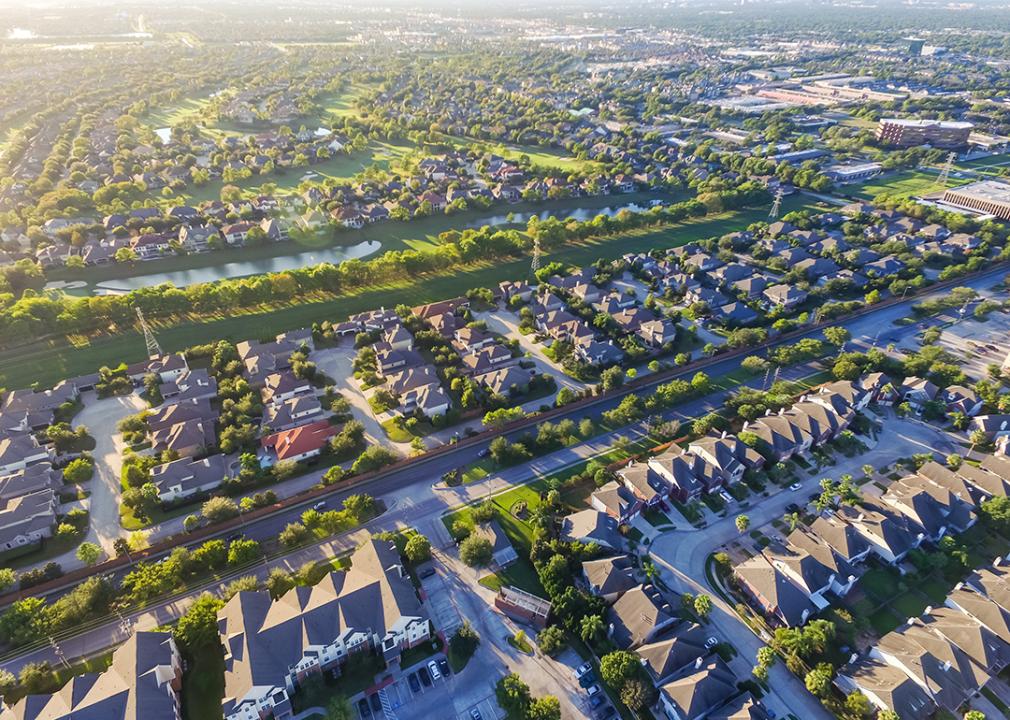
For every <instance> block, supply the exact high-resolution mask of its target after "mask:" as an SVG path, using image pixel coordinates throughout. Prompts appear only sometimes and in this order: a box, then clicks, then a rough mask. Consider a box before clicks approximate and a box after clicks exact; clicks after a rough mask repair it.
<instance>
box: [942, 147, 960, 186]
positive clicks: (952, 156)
mask: <svg viewBox="0 0 1010 720" xmlns="http://www.w3.org/2000/svg"><path fill="white" fill-rule="evenodd" d="M956 159H957V153H949V154H948V155H947V159H946V160H945V161H944V163H943V170H941V171H940V177H939V178H938V179H937V182H938V183H939V184H940V186H941V187H947V180H949V179H950V169H951V167H952V166H953V165H954V160H956Z"/></svg>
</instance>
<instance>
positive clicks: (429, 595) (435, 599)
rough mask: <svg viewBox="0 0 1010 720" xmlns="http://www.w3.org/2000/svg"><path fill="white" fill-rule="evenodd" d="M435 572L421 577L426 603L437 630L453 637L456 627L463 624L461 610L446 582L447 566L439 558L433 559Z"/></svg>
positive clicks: (429, 615)
mask: <svg viewBox="0 0 1010 720" xmlns="http://www.w3.org/2000/svg"><path fill="white" fill-rule="evenodd" d="M431 562H432V566H433V567H434V568H435V574H434V575H431V576H429V577H426V578H421V587H422V588H423V589H424V594H425V596H426V601H425V605H426V606H427V608H428V617H430V618H431V622H432V623H433V624H434V625H435V629H436V630H441V631H442V632H443V633H444V634H445V636H446V638H448V637H451V636H452V634H453V633H454V632H456V628H458V627H459V626H460V624H461V622H462V621H461V620H460V617H459V611H458V610H457V609H456V604H455V603H454V602H453V599H452V594H451V593H450V592H449V588H448V586H447V585H446V583H445V578H444V575H445V567H444V566H443V565H442V563H440V562H439V561H438V560H437V559H435V560H432V561H431Z"/></svg>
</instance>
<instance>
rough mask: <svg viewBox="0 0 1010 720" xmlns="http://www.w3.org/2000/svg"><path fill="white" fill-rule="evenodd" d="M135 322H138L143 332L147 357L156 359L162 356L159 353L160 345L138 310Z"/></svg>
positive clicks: (138, 309)
mask: <svg viewBox="0 0 1010 720" xmlns="http://www.w3.org/2000/svg"><path fill="white" fill-rule="evenodd" d="M137 320H138V321H139V322H140V329H141V330H143V332H144V342H145V343H146V344H147V357H148V358H157V357H161V356H162V355H164V353H163V352H161V345H159V344H158V338H156V337H155V336H154V332H153V331H152V330H151V327H150V326H149V325H148V324H147V320H145V319H144V313H143V312H142V311H141V309H140V308H137Z"/></svg>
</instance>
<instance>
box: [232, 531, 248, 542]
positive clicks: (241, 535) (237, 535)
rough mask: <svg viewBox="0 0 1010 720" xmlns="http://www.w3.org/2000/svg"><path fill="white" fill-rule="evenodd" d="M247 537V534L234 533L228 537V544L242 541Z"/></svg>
mask: <svg viewBox="0 0 1010 720" xmlns="http://www.w3.org/2000/svg"><path fill="white" fill-rule="evenodd" d="M244 537H245V533H240V532H233V533H232V534H231V535H229V536H228V542H235V541H236V540H241V539H242V538H244Z"/></svg>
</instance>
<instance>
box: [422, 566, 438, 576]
mask: <svg viewBox="0 0 1010 720" xmlns="http://www.w3.org/2000/svg"><path fill="white" fill-rule="evenodd" d="M434 574H435V568H433V567H432V566H431V565H429V566H428V567H426V568H425V569H424V570H422V571H421V572H420V577H422V578H430V577H431V576H432V575H434Z"/></svg>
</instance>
